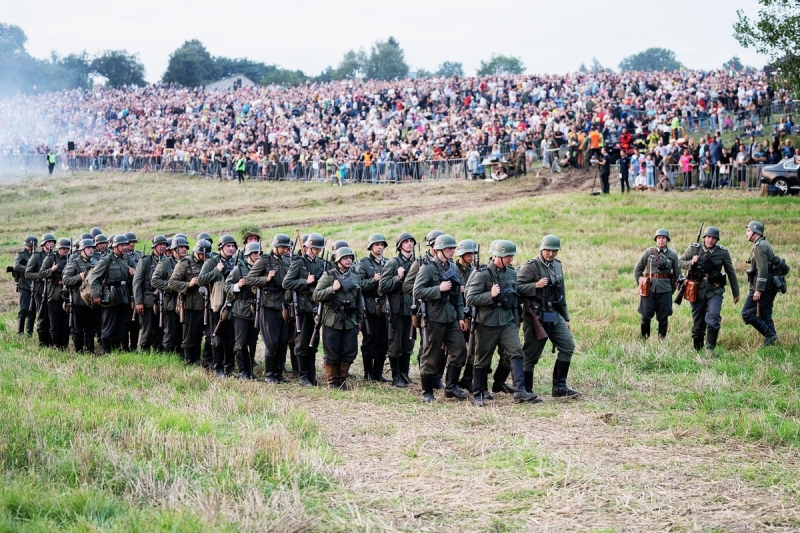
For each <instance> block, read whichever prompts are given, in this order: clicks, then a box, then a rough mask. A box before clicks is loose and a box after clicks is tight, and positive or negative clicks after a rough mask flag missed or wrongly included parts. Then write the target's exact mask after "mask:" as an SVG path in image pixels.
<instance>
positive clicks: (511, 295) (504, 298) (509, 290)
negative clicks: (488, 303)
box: [497, 287, 517, 311]
mask: <svg viewBox="0 0 800 533" xmlns="http://www.w3.org/2000/svg"><path fill="white" fill-rule="evenodd" d="M497 303H498V304H499V305H500V307H502V308H503V309H508V310H509V311H510V310H512V309H514V308H515V307H517V291H516V290H515V289H514V288H513V287H506V288H505V289H502V290H501V291H500V294H498V295H497Z"/></svg>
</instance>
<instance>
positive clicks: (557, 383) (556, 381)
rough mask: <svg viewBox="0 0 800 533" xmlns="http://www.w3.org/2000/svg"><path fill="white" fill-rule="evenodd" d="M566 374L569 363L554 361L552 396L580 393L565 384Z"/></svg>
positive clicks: (575, 395)
mask: <svg viewBox="0 0 800 533" xmlns="http://www.w3.org/2000/svg"><path fill="white" fill-rule="evenodd" d="M567 374H569V363H568V362H566V361H558V360H557V361H556V366H554V367H553V397H554V398H563V397H565V396H569V397H573V398H574V397H577V396H580V393H579V392H578V391H576V390H572V389H570V388H569V385H567Z"/></svg>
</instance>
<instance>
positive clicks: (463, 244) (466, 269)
mask: <svg viewBox="0 0 800 533" xmlns="http://www.w3.org/2000/svg"><path fill="white" fill-rule="evenodd" d="M477 251H478V245H477V244H476V243H475V241H473V240H472V239H465V240H463V241H460V242H459V243H458V245H457V246H456V253H455V255H454V257H457V258H458V259H457V260H456V267H457V268H458V274H459V275H460V276H461V292H462V295H464V292H465V291H466V288H467V282H468V281H469V277H470V276H471V275H472V272H473V271H474V270H475V268H476V265H474V264H473V263H474V261H475V254H476V253H477ZM466 300H467V298H466V295H464V301H465V302H466ZM474 319H475V317H474V316H473V315H472V309H471V308H470V307H466V308H465V309H464V322H466V324H467V331H465V332H464V342H466V343H468V344H469V336H470V327H471V322H472V320H474ZM474 365H475V361H474V354H473V356H472V357H470V354H469V352H467V363H466V365H464V375H463V377H462V378H461V381H459V382H458V385H459V387H461V388H462V389H466V390H468V391H472V376H473V373H472V370H473V368H474Z"/></svg>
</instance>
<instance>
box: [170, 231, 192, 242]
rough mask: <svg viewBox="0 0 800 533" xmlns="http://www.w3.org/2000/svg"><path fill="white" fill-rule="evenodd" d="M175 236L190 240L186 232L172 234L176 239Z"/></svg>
mask: <svg viewBox="0 0 800 533" xmlns="http://www.w3.org/2000/svg"><path fill="white" fill-rule="evenodd" d="M175 237H183V238H184V239H186V242H189V237H187V236H186V234H185V233H176V234H175V235H173V236H172V238H173V239H174V238H175Z"/></svg>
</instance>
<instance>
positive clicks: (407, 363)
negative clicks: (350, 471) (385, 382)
mask: <svg viewBox="0 0 800 533" xmlns="http://www.w3.org/2000/svg"><path fill="white" fill-rule="evenodd" d="M410 371H411V354H408V355H404V356H402V357H400V378H401V379H402V380H403V381H404V382H405V383H406V385H413V384H414V380H413V379H411V376H410V375H409V372H410Z"/></svg>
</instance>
